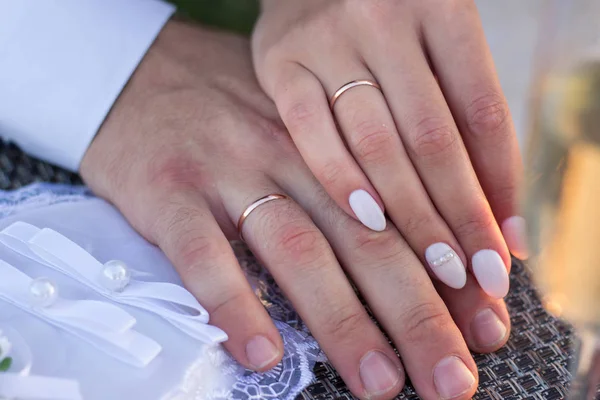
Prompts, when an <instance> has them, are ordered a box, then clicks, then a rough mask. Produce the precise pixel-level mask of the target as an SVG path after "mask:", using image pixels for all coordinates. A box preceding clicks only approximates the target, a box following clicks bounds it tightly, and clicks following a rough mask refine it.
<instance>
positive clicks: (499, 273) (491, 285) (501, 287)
mask: <svg viewBox="0 0 600 400" xmlns="http://www.w3.org/2000/svg"><path fill="white" fill-rule="evenodd" d="M471 262H472V264H473V274H474V275H475V278H476V279H477V282H479V286H481V288H482V289H483V291H484V292H486V293H487V294H488V295H490V296H491V297H495V298H497V299H502V298H504V297H505V296H506V295H507V294H508V289H509V286H510V281H509V279H508V271H507V270H506V266H505V265H504V261H502V257H500V254H498V253H497V252H496V251H494V250H489V249H486V250H479V251H478V252H477V253H475V254H474V255H473V259H472V261H471Z"/></svg>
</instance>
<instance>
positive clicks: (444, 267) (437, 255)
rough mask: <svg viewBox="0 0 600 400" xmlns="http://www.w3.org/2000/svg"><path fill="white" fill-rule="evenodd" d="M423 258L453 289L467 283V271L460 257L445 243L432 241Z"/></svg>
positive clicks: (441, 279)
mask: <svg viewBox="0 0 600 400" xmlns="http://www.w3.org/2000/svg"><path fill="white" fill-rule="evenodd" d="M425 259H426V260H427V263H428V264H429V266H430V267H431V270H432V271H433V273H434V274H435V275H436V276H437V277H438V278H439V280H440V281H442V282H444V283H445V284H446V285H448V286H450V287H451V288H454V289H462V288H463V287H464V286H465V285H466V283H467V271H466V269H465V266H464V265H463V263H462V261H461V259H460V257H459V256H458V254H456V252H455V251H454V250H452V247H450V246H448V245H447V244H446V243H434V244H432V245H431V246H429V247H428V248H427V250H425Z"/></svg>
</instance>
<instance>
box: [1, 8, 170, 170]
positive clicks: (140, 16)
mask: <svg viewBox="0 0 600 400" xmlns="http://www.w3.org/2000/svg"><path fill="white" fill-rule="evenodd" d="M173 12H174V7H173V6H172V5H170V4H168V3H165V2H163V1H161V0H0V136H2V137H4V138H5V139H8V140H12V141H14V142H15V143H17V144H18V145H19V146H20V147H21V148H22V149H23V150H25V151H27V152H29V153H31V154H33V155H35V156H37V157H39V158H42V159H44V160H47V161H50V162H52V163H55V164H58V165H60V166H62V167H65V168H67V169H70V170H73V171H76V170H77V169H78V168H79V163H80V162H81V159H82V157H83V155H84V153H85V151H86V149H87V147H88V146H89V144H90V143H91V141H92V139H93V137H94V135H95V134H96V132H97V131H98V129H99V128H100V125H101V124H102V122H103V121H104V119H105V117H106V115H107V114H108V112H109V110H110V108H111V107H112V105H113V103H114V102H115V100H116V99H117V97H118V96H119V93H120V92H121V90H122V89H123V87H124V86H125V84H126V83H127V81H128V80H129V78H130V76H131V74H132V73H133V71H135V69H136V67H137V65H138V64H139V62H140V61H141V59H142V58H143V57H144V55H145V54H146V51H147V50H148V48H149V47H150V45H151V44H152V43H153V41H154V39H155V38H156V36H157V35H158V33H159V32H160V30H161V29H162V27H163V26H164V24H165V23H166V22H167V20H168V19H169V18H170V16H171V15H172V14H173Z"/></svg>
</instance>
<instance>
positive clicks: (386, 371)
mask: <svg viewBox="0 0 600 400" xmlns="http://www.w3.org/2000/svg"><path fill="white" fill-rule="evenodd" d="M359 370H360V379H361V380H362V383H363V386H364V387H365V390H366V391H367V393H368V395H369V396H377V395H380V394H383V393H386V392H388V391H390V390H392V389H393V388H394V387H395V386H396V385H397V384H398V381H400V370H399V369H398V367H396V365H394V363H393V362H392V360H390V359H389V358H388V357H387V356H386V355H385V354H383V353H381V352H379V351H372V352H370V353H368V354H367V355H366V356H364V357H363V359H362V360H361V361H360V368H359Z"/></svg>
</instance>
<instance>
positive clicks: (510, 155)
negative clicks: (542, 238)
mask: <svg viewBox="0 0 600 400" xmlns="http://www.w3.org/2000/svg"><path fill="white" fill-rule="evenodd" d="M445 4H446V5H447V7H439V8H436V9H435V10H433V9H431V10H430V11H428V12H427V13H426V14H425V16H424V18H423V25H422V30H423V35H424V37H425V42H426V46H427V51H428V54H429V57H430V59H431V61H432V63H433V68H434V70H435V72H436V74H437V76H438V78H439V83H440V86H441V87H442V90H443V92H444V95H445V97H446V100H447V102H448V105H449V107H450V109H451V111H452V114H453V115H454V118H455V120H456V122H457V125H458V127H459V129H460V132H461V135H462V137H463V141H464V143H465V146H466V148H467V150H468V152H469V156H470V158H471V162H472V164H473V167H474V168H475V172H476V173H477V176H478V178H479V182H480V184H481V186H482V188H483V190H484V192H485V194H486V197H487V199H488V202H489V203H490V206H491V208H492V211H493V212H494V216H495V218H496V220H497V221H498V224H499V225H500V226H501V227H502V233H503V235H504V239H505V240H506V244H507V245H508V247H509V249H510V251H511V252H512V253H513V254H514V255H515V256H517V257H519V258H527V248H526V244H525V238H524V220H523V218H522V217H520V216H519V215H518V193H517V190H518V187H519V184H520V180H521V177H522V173H523V166H522V159H521V154H520V152H519V145H518V142H517V137H516V133H515V129H514V125H513V122H512V117H511V115H510V111H509V109H508V105H507V102H506V99H505V97H504V94H503V93H502V88H501V87H500V82H499V80H498V77H497V75H496V71H495V67H494V62H493V59H492V56H491V53H490V50H489V48H488V45H487V42H486V39H485V35H484V31H483V27H482V26H481V21H480V18H479V14H478V11H477V7H476V5H475V3H474V2H473V1H471V0H469V1H459V2H446V3H445ZM445 8H448V9H445Z"/></svg>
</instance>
